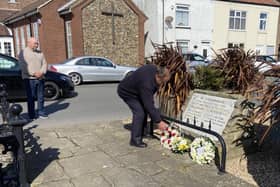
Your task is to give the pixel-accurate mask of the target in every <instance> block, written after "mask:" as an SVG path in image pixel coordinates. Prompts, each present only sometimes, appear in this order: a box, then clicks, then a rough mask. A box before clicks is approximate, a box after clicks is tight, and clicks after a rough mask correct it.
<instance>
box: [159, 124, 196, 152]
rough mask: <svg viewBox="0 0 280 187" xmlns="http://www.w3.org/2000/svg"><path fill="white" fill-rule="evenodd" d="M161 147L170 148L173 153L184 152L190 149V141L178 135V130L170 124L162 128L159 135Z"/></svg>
mask: <svg viewBox="0 0 280 187" xmlns="http://www.w3.org/2000/svg"><path fill="white" fill-rule="evenodd" d="M160 143H161V145H162V146H163V147H165V148H167V149H170V150H171V151H173V152H174V153H184V152H186V151H188V150H189V149H190V143H191V141H190V140H189V139H186V138H183V137H181V136H180V132H179V131H178V130H177V129H176V128H173V127H172V126H170V127H168V128H167V129H166V130H164V131H163V132H162V134H161V137H160Z"/></svg>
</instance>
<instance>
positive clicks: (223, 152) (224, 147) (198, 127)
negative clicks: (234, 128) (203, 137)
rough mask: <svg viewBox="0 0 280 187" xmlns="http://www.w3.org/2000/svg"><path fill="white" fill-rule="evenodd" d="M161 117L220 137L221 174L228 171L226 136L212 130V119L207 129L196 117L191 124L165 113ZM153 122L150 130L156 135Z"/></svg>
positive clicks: (151, 133) (219, 167)
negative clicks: (226, 169) (197, 123)
mask: <svg viewBox="0 0 280 187" xmlns="http://www.w3.org/2000/svg"><path fill="white" fill-rule="evenodd" d="M161 117H162V119H163V120H165V121H167V122H175V123H178V124H180V125H183V126H186V127H189V128H191V129H195V130H198V131H201V132H204V133H207V134H210V135H213V136H215V137H216V138H217V139H218V141H219V142H220V144H221V148H222V153H221V159H220V161H219V165H218V169H219V174H223V173H225V172H226V171H225V167H226V156H227V149H226V143H225V140H224V138H223V137H222V136H221V135H220V134H218V133H217V132H215V131H212V130H211V121H210V122H209V125H208V129H207V128H204V124H203V123H201V124H200V126H197V125H196V120H195V119H194V123H193V124H190V123H189V120H187V122H183V121H180V120H177V119H174V118H171V117H168V116H165V115H161ZM152 123H153V122H151V125H150V130H149V132H150V136H154V134H153V132H154V127H153V124H152Z"/></svg>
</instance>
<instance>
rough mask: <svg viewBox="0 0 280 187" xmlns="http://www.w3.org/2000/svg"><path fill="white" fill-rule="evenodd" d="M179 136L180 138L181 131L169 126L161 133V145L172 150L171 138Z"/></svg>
mask: <svg viewBox="0 0 280 187" xmlns="http://www.w3.org/2000/svg"><path fill="white" fill-rule="evenodd" d="M178 136H180V133H179V131H178V130H176V129H173V128H172V127H171V126H169V127H167V128H166V129H165V130H164V131H163V132H162V133H161V136H160V144H161V145H162V146H163V147H165V148H167V149H171V148H172V145H171V138H172V137H178Z"/></svg>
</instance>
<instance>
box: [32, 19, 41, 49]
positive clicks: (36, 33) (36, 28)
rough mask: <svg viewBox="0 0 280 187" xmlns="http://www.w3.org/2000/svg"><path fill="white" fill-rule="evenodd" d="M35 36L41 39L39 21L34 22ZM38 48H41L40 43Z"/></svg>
mask: <svg viewBox="0 0 280 187" xmlns="http://www.w3.org/2000/svg"><path fill="white" fill-rule="evenodd" d="M33 36H34V38H36V39H37V40H38V41H39V25H38V23H37V22H34V23H33ZM38 49H40V43H39V44H38Z"/></svg>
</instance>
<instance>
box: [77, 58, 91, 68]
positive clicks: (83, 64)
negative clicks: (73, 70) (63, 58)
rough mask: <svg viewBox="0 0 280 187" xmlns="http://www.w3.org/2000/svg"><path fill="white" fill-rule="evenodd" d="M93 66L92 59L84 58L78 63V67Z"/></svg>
mask: <svg viewBox="0 0 280 187" xmlns="http://www.w3.org/2000/svg"><path fill="white" fill-rule="evenodd" d="M90 64H91V62H90V58H83V59H80V60H79V61H78V62H76V65H82V66H89V65H90Z"/></svg>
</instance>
